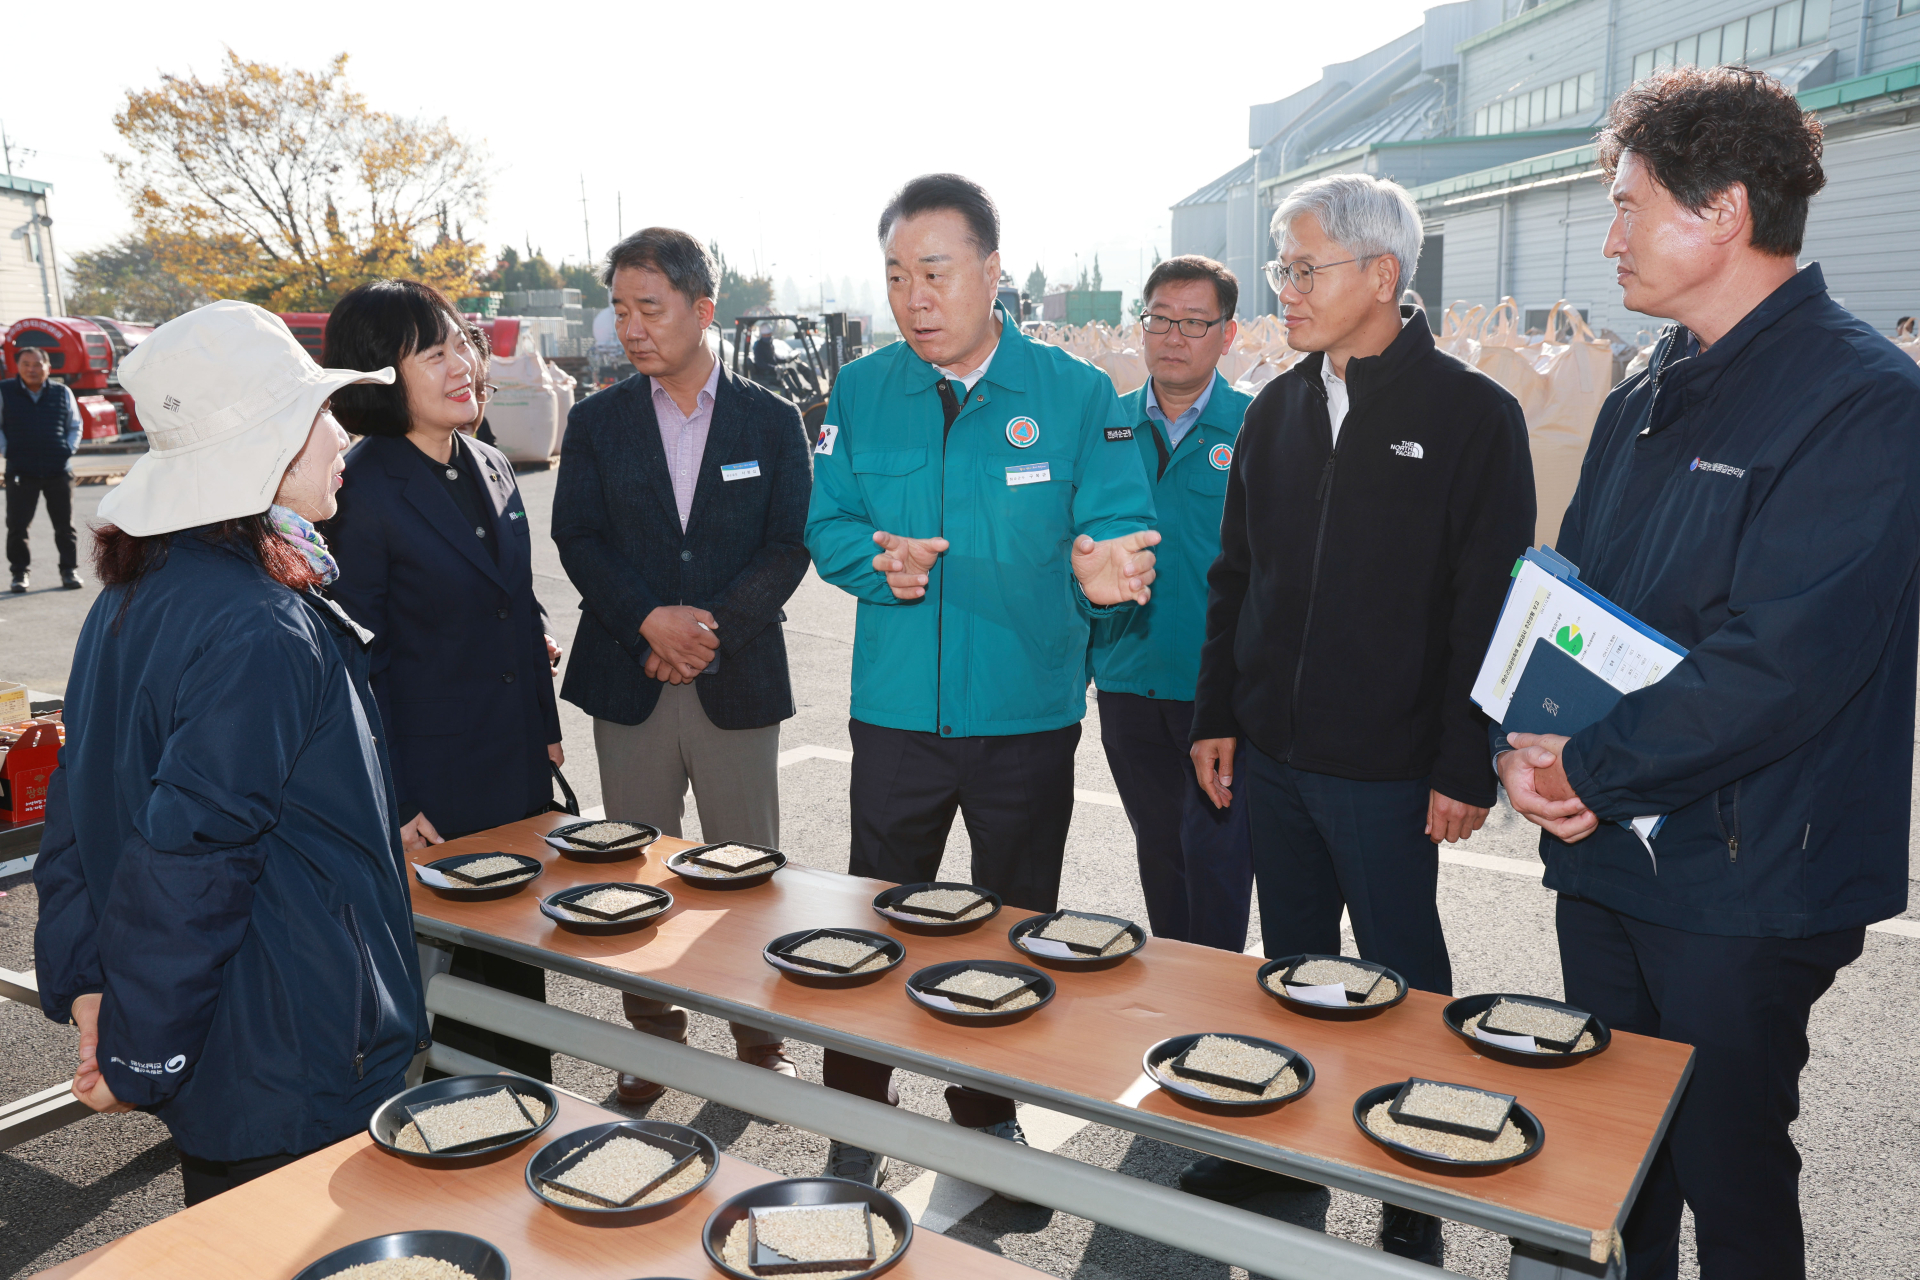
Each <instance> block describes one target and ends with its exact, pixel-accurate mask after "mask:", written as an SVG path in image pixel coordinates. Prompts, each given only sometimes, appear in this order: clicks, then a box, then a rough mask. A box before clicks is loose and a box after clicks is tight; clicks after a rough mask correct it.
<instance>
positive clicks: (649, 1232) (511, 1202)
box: [40, 1094, 1040, 1280]
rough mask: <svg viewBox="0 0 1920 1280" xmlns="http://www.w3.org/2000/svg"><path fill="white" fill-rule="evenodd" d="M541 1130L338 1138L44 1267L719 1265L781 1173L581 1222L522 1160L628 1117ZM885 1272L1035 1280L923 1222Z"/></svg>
mask: <svg viewBox="0 0 1920 1280" xmlns="http://www.w3.org/2000/svg"><path fill="white" fill-rule="evenodd" d="M556 1096H558V1097H559V1099H560V1115H559V1116H558V1118H556V1119H555V1120H554V1122H553V1127H552V1128H550V1129H548V1130H547V1132H546V1133H544V1134H542V1135H540V1137H539V1138H537V1139H535V1140H534V1141H532V1142H529V1143H527V1144H526V1145H525V1146H523V1147H520V1148H519V1149H518V1150H516V1151H511V1152H508V1153H507V1154H506V1155H504V1156H502V1157H501V1158H500V1159H497V1160H493V1161H491V1162H489V1163H486V1164H482V1165H478V1166H475V1167H471V1168H464V1169H434V1168H428V1167H423V1166H421V1165H418V1164H414V1163H412V1162H410V1161H406V1160H402V1159H400V1158H398V1157H396V1156H391V1155H388V1154H387V1153H385V1152H383V1151H381V1150H380V1149H379V1148H378V1147H376V1146H374V1145H373V1142H372V1140H371V1139H370V1138H368V1137H367V1136H366V1135H365V1134H360V1135H358V1136H356V1137H352V1138H348V1139H347V1140H346V1141H345V1142H340V1143H336V1144H334V1145H333V1146H331V1147H328V1148H327V1149H326V1150H325V1151H321V1152H318V1153H316V1154H314V1155H311V1156H308V1157H307V1158H306V1159H304V1160H300V1161H297V1162H295V1163H294V1164H291V1165H289V1166H287V1167H286V1168H284V1169H280V1170H277V1171H276V1172H273V1173H270V1174H267V1175H266V1176H265V1177H263V1178H258V1179H255V1180H254V1181H252V1182H249V1183H247V1184H246V1185H244V1186H241V1187H237V1188H235V1189H234V1190H232V1191H229V1192H227V1193H226V1194H225V1195H222V1196H217V1197H215V1198H214V1199H212V1200H209V1201H207V1202H206V1203H205V1204H200V1205H196V1206H194V1207H193V1208H191V1209H186V1210H183V1211H181V1212H180V1213H176V1214H174V1215H173V1216H172V1217H170V1218H163V1219H161V1220H160V1221H159V1222H156V1223H154V1224H153V1225H152V1226H148V1227H142V1228H141V1229H140V1230H138V1231H135V1232H133V1233H132V1234H130V1235H127V1236H123V1237H121V1238H120V1239H118V1240H115V1241H114V1242H113V1243H112V1244H105V1245H101V1246H100V1247H99V1248H98V1249H94V1250H91V1251H90V1252H87V1253H83V1254H81V1255H80V1256H79V1257H78V1258H75V1259H73V1260H72V1261H71V1262H65V1263H62V1264H61V1265H59V1266H57V1267H54V1268H52V1269H50V1270H47V1271H43V1272H41V1273H40V1275H41V1276H42V1277H43V1280H47V1278H52V1277H59V1278H61V1280H64V1278H65V1277H72V1276H85V1277H86V1278H87V1280H113V1278H115V1277H120V1276H127V1277H134V1276H138V1277H140V1278H141V1280H284V1278H285V1277H288V1276H293V1275H296V1274H298V1273H299V1271H300V1270H301V1268H303V1267H305V1266H306V1265H307V1264H308V1263H311V1262H313V1261H314V1260H316V1259H318V1258H321V1257H324V1256H325V1255H327V1254H328V1253H331V1252H332V1251H333V1250H335V1249H338V1248H340V1247H341V1246H343V1245H348V1244H352V1243H353V1242H354V1241H356V1240H365V1239H367V1238H368V1237H370V1236H378V1235H385V1234H387V1233H388V1232H391V1231H418V1230H445V1231H464V1232H467V1233H468V1234H470V1235H476V1236H479V1237H480V1238H481V1239H483V1240H487V1241H490V1242H491V1243H492V1244H493V1245H494V1246H495V1247H496V1248H498V1249H499V1250H500V1251H501V1252H503V1253H505V1254H506V1255H507V1261H508V1262H510V1263H512V1265H513V1276H514V1280H543V1278H544V1277H554V1278H555V1280H558V1278H560V1277H565V1278H566V1280H628V1277H632V1276H646V1275H653V1276H689V1277H691V1276H701V1277H711V1276H716V1275H718V1274H720V1273H719V1272H718V1271H716V1270H715V1268H714V1266H713V1264H712V1263H710V1262H708V1261H707V1256H706V1253H705V1252H704V1251H703V1250H702V1249H701V1247H700V1231H701V1227H702V1226H703V1225H704V1224H705V1222H706V1220H707V1217H708V1215H710V1214H712V1212H713V1211H714V1210H715V1209H717V1208H719V1207H720V1205H721V1202H722V1201H725V1200H726V1199H728V1198H729V1197H731V1196H734V1195H737V1194H739V1193H740V1192H742V1191H745V1190H746V1189H747V1188H748V1187H753V1186H758V1185H759V1184H761V1183H763V1182H773V1181H776V1179H775V1177H774V1175H773V1174H770V1173H768V1172H767V1171H766V1170H764V1169H760V1168H756V1167H755V1166H753V1165H750V1164H747V1163H745V1162H744V1161H740V1160H735V1159H733V1158H732V1157H731V1156H721V1157H720V1171H719V1172H718V1173H716V1174H715V1175H714V1177H713V1181H711V1182H709V1183H708V1184H707V1185H706V1186H705V1187H704V1188H702V1189H701V1190H700V1192H699V1193H698V1194H697V1195H694V1196H690V1197H689V1198H688V1199H686V1200H685V1201H682V1202H681V1204H680V1205H679V1207H678V1208H676V1209H674V1210H673V1211H672V1212H670V1213H668V1214H666V1215H665V1216H664V1217H660V1218H657V1219H654V1220H652V1221H648V1222H643V1223H637V1224H634V1225H629V1226H583V1225H580V1224H579V1223H577V1222H575V1221H573V1220H571V1219H569V1218H567V1217H565V1216H563V1215H562V1214H560V1213H559V1212H558V1211H556V1210H554V1209H551V1208H549V1207H547V1206H546V1205H544V1204H541V1203H540V1202H539V1201H537V1200H535V1199H534V1198H533V1196H532V1194H531V1193H530V1192H528V1190H527V1188H526V1183H525V1182H524V1180H523V1171H524V1170H525V1168H526V1164H527V1161H528V1160H529V1159H531V1158H532V1156H533V1153H534V1152H535V1151H538V1150H539V1149H540V1146H541V1145H542V1144H543V1143H545V1142H547V1141H550V1140H551V1139H552V1138H553V1137H556V1136H558V1135H560V1134H563V1133H566V1132H568V1131H569V1130H572V1129H579V1128H583V1127H585V1126H587V1125H593V1124H603V1123H605V1122H607V1121H609V1120H618V1119H620V1117H619V1116H617V1115H614V1114H613V1113H612V1112H610V1111H604V1110H602V1109H601V1108H599V1107H596V1106H593V1105H591V1104H589V1103H585V1102H581V1101H579V1100H578V1099H576V1098H570V1097H567V1096H566V1095H564V1094H559V1095H556ZM887 1275H888V1277H889V1280H892V1278H893V1277H896V1276H897V1277H899V1280H936V1278H938V1280H976V1278H979V1280H1022V1278H1024V1280H1033V1278H1034V1277H1036V1276H1038V1275H1040V1273H1039V1272H1037V1271H1033V1270H1031V1269H1029V1268H1027V1267H1023V1266H1021V1265H1020V1264H1019V1263H1017V1262H1012V1261H1009V1260H1008V1259H1006V1258H1003V1257H1000V1256H999V1255H998V1254H991V1253H987V1252H985V1251H984V1250H981V1249H976V1248H974V1247H973V1246H971V1245H966V1244H962V1243H960V1242H959V1241H957V1240H949V1239H948V1238H947V1237H945V1236H942V1235H938V1234H936V1233H934V1232H932V1231H916V1232H914V1236H913V1243H912V1244H911V1245H909V1246H908V1248H907V1253H906V1256H905V1257H903V1258H901V1259H900V1262H899V1264H898V1265H897V1266H895V1267H894V1268H893V1270H891V1271H889V1272H888V1273H887Z"/></svg>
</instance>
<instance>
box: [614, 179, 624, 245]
mask: <svg viewBox="0 0 1920 1280" xmlns="http://www.w3.org/2000/svg"><path fill="white" fill-rule="evenodd" d="M613 234H614V238H615V239H618V240H625V239H626V238H627V207H626V196H625V194H624V193H622V192H619V191H616V192H614V193H613Z"/></svg>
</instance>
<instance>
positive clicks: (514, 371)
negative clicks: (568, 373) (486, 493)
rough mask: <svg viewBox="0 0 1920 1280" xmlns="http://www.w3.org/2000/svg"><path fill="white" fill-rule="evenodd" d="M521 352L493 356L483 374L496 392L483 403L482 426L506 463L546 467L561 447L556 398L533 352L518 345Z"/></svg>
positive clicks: (548, 372) (525, 345) (527, 345)
mask: <svg viewBox="0 0 1920 1280" xmlns="http://www.w3.org/2000/svg"><path fill="white" fill-rule="evenodd" d="M520 351H522V352H524V353H525V354H515V355H514V356H512V357H510V358H508V357H500V356H495V357H494V360H493V363H492V365H491V366H489V367H488V369H487V381H489V382H491V383H493V385H494V386H496V387H498V388H499V390H497V391H495V392H494V394H493V398H492V399H491V400H489V401H487V424H488V425H489V426H491V427H492V428H493V438H494V439H495V440H496V441H498V443H499V448H500V451H501V452H502V453H504V454H506V455H507V458H508V460H509V461H512V462H546V461H548V460H549V459H551V458H552V457H553V454H554V451H555V449H556V448H557V446H558V445H559V442H560V423H561V422H562V421H563V417H562V414H561V410H560V401H561V393H560V391H559V389H558V388H557V387H556V386H555V385H554V377H553V374H554V370H553V368H552V367H551V366H550V365H548V364H547V362H546V361H545V360H542V359H541V358H540V355H539V351H538V348H537V347H536V346H535V345H534V344H531V343H527V342H522V343H521V344H520ZM568 381H569V382H571V381H572V379H568Z"/></svg>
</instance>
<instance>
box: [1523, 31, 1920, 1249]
mask: <svg viewBox="0 0 1920 1280" xmlns="http://www.w3.org/2000/svg"><path fill="white" fill-rule="evenodd" d="M1820 145H1821V138H1820V125H1819V123H1818V122H1817V121H1815V120H1814V119H1813V118H1812V117H1811V116H1805V115H1803V114H1802V112H1801V110H1800V107H1799V105H1798V104H1797V103H1796V102H1795V101H1794V98H1793V95H1792V93H1791V91H1789V90H1787V89H1785V88H1783V87H1782V86H1781V85H1780V84H1779V83H1778V82H1777V81H1774V80H1772V79H1771V78H1769V77H1767V76H1765V75H1763V74H1762V73H1760V72H1756V71H1750V70H1747V69H1745V68H1741V67H1719V68H1715V69H1713V70H1710V71H1703V70H1700V69H1698V68H1694V67H1680V68H1675V69H1670V70H1666V71H1662V72H1658V73H1656V74H1655V75H1654V76H1653V77H1651V78H1650V79H1647V80H1643V81H1641V82H1639V83H1638V84H1636V85H1634V86H1633V87H1632V88H1630V89H1629V90H1628V91H1627V92H1626V93H1625V94H1623V95H1621V97H1620V98H1619V99H1617V100H1616V101H1615V103H1614V105H1613V107H1612V109H1611V113H1610V118H1609V121H1608V124H1607V127H1606V129H1605V130H1603V131H1602V133H1601V136H1600V157H1601V161H1602V163H1603V165H1604V166H1605V168H1606V169H1607V170H1609V171H1610V172H1611V173H1612V174H1613V177H1614V184H1613V199H1614V202H1615V205H1616V207H1617V209H1618V211H1619V212H1618V216H1617V217H1616V218H1615V220H1614V224H1613V227H1612V228H1611V229H1610V230H1609V232H1608V236H1607V241H1606V250H1605V251H1606V253H1607V256H1609V257H1611V258H1614V259H1616V261H1617V262H1618V264H1619V274H1620V279H1621V283H1622V285H1623V286H1624V287H1625V291H1626V297H1625V302H1626V305H1627V306H1628V307H1629V308H1631V309H1632V310H1635V311H1639V312H1643V313H1645V314H1649V315H1656V316H1666V317H1672V318H1673V319H1675V320H1677V321H1678V322H1679V323H1678V324H1677V325H1674V326H1671V327H1669V328H1668V330H1667V331H1666V333H1665V334H1664V335H1663V337H1662V339H1661V341H1660V343H1659V345H1658V346H1657V347H1656V348H1655V351H1654V356H1653V360H1652V363H1651V365H1650V367H1649V369H1648V371H1647V372H1646V373H1644V374H1642V375H1640V376H1638V377H1636V378H1633V379H1631V380H1629V381H1628V382H1626V383H1624V384H1622V385H1621V386H1619V387H1617V388H1615V389H1614V392H1613V394H1612V395H1611V396H1610V397H1609V398H1608V400H1607V403H1606V405H1605V407H1604V408H1603V409H1602V410H1601V413H1600V420H1599V422H1598V424H1597V425H1596V426H1595V427H1594V431H1593V439H1592V442H1591V444H1590V445H1589V446H1588V449H1587V457H1586V462H1585V464H1584V465H1583V467H1582V468H1581V473H1580V485H1579V488H1578V489H1577V490H1576V491H1575V493H1574V497H1573V501H1572V504H1571V505H1570V506H1569V507H1568V510H1567V516H1566V520H1565V521H1564V522H1563V523H1562V524H1561V526H1560V534H1561V536H1560V545H1559V547H1558V550H1559V551H1560V552H1561V553H1562V554H1564V555H1565V556H1567V558H1568V559H1570V560H1572V561H1573V562H1574V563H1575V564H1577V565H1579V566H1580V569H1581V577H1582V579H1583V580H1584V581H1586V582H1587V583H1588V584H1589V585H1591V586H1592V587H1593V588H1594V589H1595V590H1597V591H1599V592H1601V593H1602V594H1604V595H1605V596H1607V597H1608V598H1609V599H1611V600H1612V601H1614V603H1616V604H1618V605H1620V606H1621V607H1622V608H1624V609H1626V610H1628V611H1630V612H1631V613H1633V614H1634V615H1635V616H1636V617H1638V618H1640V619H1642V620H1643V621H1645V622H1646V623H1648V624H1649V625H1651V626H1653V627H1655V628H1657V629H1658V630H1660V631H1662V632H1664V633H1665V634H1666V635H1668V636H1670V637H1672V638H1673V639H1674V640H1675V641H1677V642H1678V643H1679V644H1680V646H1681V647H1683V648H1685V649H1686V650H1687V657H1686V659H1685V660H1684V661H1682V662H1681V663H1680V664H1679V665H1678V666H1676V667H1675V668H1674V669H1673V671H1672V673H1671V674H1669V675H1667V676H1666V677H1665V678H1664V679H1662V680H1660V681H1658V682H1657V683H1655V684H1652V685H1649V686H1647V687H1646V688H1643V689H1639V690H1636V691H1634V692H1632V693H1629V694H1627V695H1626V696H1625V697H1624V698H1622V699H1621V700H1620V702H1619V703H1617V704H1616V705H1615V706H1614V708H1613V710H1612V711H1611V712H1610V713H1609V714H1608V715H1606V716H1605V717H1604V718H1602V719H1601V720H1599V721H1598V722H1596V723H1594V724H1593V725H1591V726H1589V727H1588V728H1586V729H1584V730H1582V731H1581V732H1579V733H1576V734H1574V735H1573V736H1572V737H1571V738H1566V737H1561V736H1558V735H1542V736H1540V737H1538V738H1535V737H1531V736H1528V735H1522V734H1515V735H1513V738H1512V739H1511V740H1510V741H1511V745H1512V746H1514V747H1516V748H1518V749H1517V750H1510V751H1509V750H1504V749H1505V748H1506V747H1507V746H1508V745H1509V740H1505V739H1502V738H1499V737H1496V742H1495V745H1496V748H1497V749H1501V750H1502V751H1503V754H1501V756H1500V759H1499V770H1500V775H1501V779H1502V781H1504V782H1505V784H1506V787H1507V792H1508V795H1509V796H1510V797H1511V799H1512V801H1513V805H1514V808H1515V809H1517V810H1519V811H1520V812H1521V813H1522V814H1524V815H1526V816H1527V817H1528V818H1530V819H1531V820H1532V821H1534V822H1535V823H1537V824H1539V825H1540V826H1541V827H1542V828H1544V829H1545V832H1546V834H1544V835H1543V836H1542V837H1541V841H1540V845H1541V853H1542V855H1543V856H1544V857H1545V859H1546V863H1547V875H1546V883H1547V887H1548V888H1550V889H1555V890H1558V891H1559V894H1560V901H1559V905H1558V920H1557V924H1558V930H1559V935H1560V964H1561V968H1562V970H1563V972H1564V974H1565V978H1566V994H1567V999H1568V1000H1570V1001H1571V1002H1573V1003H1574V1004H1576V1005H1579V1006H1580V1007H1582V1008H1585V1009H1588V1010H1590V1011H1592V1012H1594V1013H1596V1014H1598V1015H1599V1016H1600V1017H1601V1018H1602V1019H1603V1020H1604V1021H1606V1022H1607V1023H1608V1024H1610V1025H1611V1026H1612V1027H1614V1028H1615V1029H1617V1030H1623V1031H1635V1032H1639V1033H1642V1034H1645V1035H1655V1036H1660V1037H1663V1038H1665V1039H1668V1040H1678V1041H1682V1042H1684V1043H1687V1044H1691V1045H1693V1046H1694V1066H1693V1078H1692V1081H1691V1083H1690V1084H1689V1085H1688V1086H1687V1091H1686V1094H1685V1096H1684V1097H1683V1098H1682V1099H1681V1101H1680V1105H1679V1107H1678V1108H1677V1109H1676V1110H1675V1112H1674V1115H1673V1120H1672V1122H1671V1124H1670V1126H1669V1128H1668V1130H1667V1139H1666V1142H1665V1144H1664V1146H1663V1147H1662V1149H1661V1150H1660V1152H1659V1153H1658V1155H1657V1157H1656V1159H1655V1160H1654V1163H1653V1165H1652V1167H1651V1168H1650V1169H1649V1170H1648V1172H1647V1175H1646V1180H1645V1182H1644V1183H1643V1184H1642V1187H1641V1190H1640V1195H1639V1198H1638V1200H1637V1201H1636V1203H1635V1205H1634V1207H1633V1211H1632V1214H1631V1215H1630V1216H1629V1218H1628V1219H1627V1224H1626V1230H1625V1232H1624V1235H1625V1238H1626V1250H1627V1258H1626V1262H1627V1274H1629V1275H1631V1276H1634V1277H1636V1280H1638V1277H1642V1276H1646V1277H1652V1278H1653V1280H1661V1278H1662V1277H1671V1276H1674V1275H1676V1274H1677V1271H1678V1266H1679V1236H1680V1221H1681V1205H1682V1201H1683V1200H1684V1201H1685V1203H1686V1204H1688V1205H1690V1206H1691V1207H1692V1209H1693V1215H1694V1224H1695V1230H1696V1237H1697V1240H1698V1247H1699V1261H1700V1275H1701V1277H1702V1280H1719V1278H1720V1277H1738V1280H1801V1277H1804V1276H1805V1275H1806V1274H1807V1268H1806V1262H1805V1258H1804V1243H1803V1237H1802V1230H1801V1222H1800V1204H1799V1179H1800V1156H1799V1153H1798V1152H1797V1151H1796V1150H1795V1149H1794V1145H1793V1140H1792V1137H1791V1136H1790V1135H1789V1132H1788V1126H1789V1125H1790V1124H1791V1123H1792V1121H1793V1119H1794V1117H1795V1116H1796V1115H1797V1114H1798V1113H1799V1107H1800V1093H1799V1077H1800V1070H1801V1068H1802V1067H1804V1066H1805V1065H1806V1062H1807V1055H1808V1042H1807V1023H1808V1017H1809V1014H1810V1011H1811V1009H1812V1006H1813V1003H1814V1001H1815V1000H1817V999H1819V997H1820V995H1821V994H1822V993H1823V992H1825V991H1826V989H1827V988H1828V986H1829V985H1831V984H1832V982H1833V979H1834V974H1835V972H1836V971H1837V970H1838V969H1839V968H1840V967H1841V966H1843V965H1846V964H1848V963H1850V962H1851V961H1852V960H1854V959H1855V958H1856V957H1858V956H1859V954H1860V952H1861V948H1862V946H1863V943H1864V926H1866V925H1867V924H1870V923H1872V922H1874V921H1876V920H1882V919H1885V918H1886V917H1888V916H1893V915H1898V914H1899V913H1900V912H1901V911H1902V910H1903V909H1904V908H1905V906H1906V901H1907V848H1908V838H1909V820H1910V809H1909V803H1910V798H1911V792H1912V778H1913V774H1912V769H1913V730H1914V661H1915V648H1916V640H1917V639H1920V583H1917V580H1916V572H1917V571H1920V431H1916V427H1917V426H1920V369H1916V368H1915V366H1914V363H1913V361H1911V360H1909V359H1908V358H1907V357H1906V356H1905V355H1903V354H1902V353H1901V352H1899V351H1898V350H1897V349H1895V348H1894V347H1893V345H1892V344H1891V343H1889V342H1887V341H1886V340H1885V339H1884V338H1882V337H1880V336H1879V335H1878V334H1876V333H1875V332H1874V331H1873V329H1872V328H1871V327H1870V326H1868V325H1867V324H1865V323H1864V322H1862V321H1861V320H1859V319H1857V318H1855V317H1854V316H1852V315H1849V314H1848V313H1847V312H1846V311H1845V310H1844V309H1843V308H1842V307H1841V306H1840V305H1839V304H1838V303H1837V302H1835V301H1834V300H1833V299H1832V298H1830V297H1828V296H1827V291H1826V282H1825V281H1824V279H1823V278H1822V276H1821V273H1820V268H1819V266H1818V265H1814V264H1810V265H1808V266H1805V267H1796V265H1795V259H1796V255H1797V254H1798V252H1799V250H1800V245H1801V238H1802V234H1803V231H1804V228H1805V225H1806V217H1807V207H1808V202H1809V200H1810V199H1811V197H1812V196H1813V194H1814V193H1815V192H1817V191H1818V190H1819V189H1820V186H1821V184H1822V182H1823V177H1822V174H1821V169H1820V162H1819V155H1820ZM1656 815H1664V816H1665V818H1666V821H1665V824H1664V825H1663V826H1662V827H1660V829H1659V830H1658V831H1657V832H1656V833H1655V834H1654V835H1653V837H1652V839H1651V841H1650V842H1649V843H1648V844H1642V842H1641V841H1640V839H1639V838H1638V837H1636V836H1635V835H1634V834H1633V832H1632V831H1631V830H1630V829H1629V828H1628V827H1626V826H1624V825H1622V824H1623V823H1624V822H1627V821H1631V820H1632V819H1634V818H1637V817H1641V816H1656Z"/></svg>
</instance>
